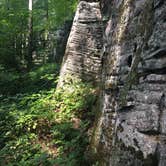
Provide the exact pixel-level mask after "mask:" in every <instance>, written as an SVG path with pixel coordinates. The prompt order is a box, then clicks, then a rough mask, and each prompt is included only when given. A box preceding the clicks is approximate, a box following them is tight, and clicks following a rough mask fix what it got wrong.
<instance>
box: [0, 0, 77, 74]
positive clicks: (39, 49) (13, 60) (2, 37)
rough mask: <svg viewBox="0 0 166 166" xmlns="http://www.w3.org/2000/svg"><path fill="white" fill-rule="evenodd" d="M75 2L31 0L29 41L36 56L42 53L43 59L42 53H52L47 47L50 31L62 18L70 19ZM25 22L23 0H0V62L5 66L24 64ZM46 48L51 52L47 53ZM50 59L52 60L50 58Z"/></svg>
mask: <svg viewBox="0 0 166 166" xmlns="http://www.w3.org/2000/svg"><path fill="white" fill-rule="evenodd" d="M76 4H77V0H44V1H41V0H35V1H33V12H32V22H33V24H32V31H33V32H32V43H31V45H32V52H35V57H36V59H37V58H42V56H44V58H43V59H46V56H47V57H52V56H53V49H51V48H50V47H51V45H54V48H55V41H54V40H55V36H54V37H51V35H52V34H54V33H55V30H56V29H57V28H58V27H60V26H62V25H63V23H64V22H65V21H66V20H72V16H73V13H74V11H75V6H76ZM28 25H29V11H28V1H27V0H1V1H0V64H1V65H3V66H4V67H5V68H10V69H11V68H14V69H17V70H19V71H20V70H22V69H24V68H26V67H27V65H28V60H27V56H28V35H29V31H30V29H29V26H28ZM49 34H50V36H49ZM52 36H53V35H52ZM47 50H50V52H51V51H52V52H51V53H48V51H47ZM43 54H44V55H43ZM50 54H51V55H50ZM34 59H35V58H33V60H34ZM36 59H35V60H36ZM50 59H51V60H53V58H50ZM43 61H45V60H43Z"/></svg>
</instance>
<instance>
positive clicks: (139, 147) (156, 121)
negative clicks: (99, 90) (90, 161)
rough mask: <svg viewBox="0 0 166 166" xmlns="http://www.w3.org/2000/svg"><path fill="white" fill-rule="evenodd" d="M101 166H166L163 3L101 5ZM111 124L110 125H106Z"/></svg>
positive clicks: (138, 0)
mask: <svg viewBox="0 0 166 166" xmlns="http://www.w3.org/2000/svg"><path fill="white" fill-rule="evenodd" d="M101 7H102V8H101V9H102V10H104V11H102V14H103V17H109V20H108V21H107V23H106V28H105V34H104V35H103V36H104V46H103V47H105V54H104V55H105V58H104V62H103V64H104V65H103V68H102V75H103V80H102V81H103V84H104V87H103V98H102V100H101V101H102V105H103V106H102V113H101V118H100V119H99V122H100V123H99V125H98V128H100V131H101V132H100V133H98V134H100V137H99V136H98V137H96V138H97V139H98V138H101V139H99V140H98V141H96V142H98V145H97V148H96V149H98V154H100V155H99V156H101V158H103V160H101V162H100V165H103V166H107V165H110V166H123V165H126V166H138V165H139V166H164V165H166V150H165V147H166V145H165V141H164V140H166V106H165V105H166V99H165V98H166V97H165V96H166V31H165V29H166V1H164V0H161V1H155V0H154V1H153V0H125V1H123V0H114V1H107V0H102V1H101ZM110 118H112V119H110Z"/></svg>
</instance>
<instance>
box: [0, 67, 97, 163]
mask: <svg viewBox="0 0 166 166" xmlns="http://www.w3.org/2000/svg"><path fill="white" fill-rule="evenodd" d="M52 69H55V65H51V64H50V65H45V66H43V67H39V68H36V69H34V70H32V71H30V72H29V73H27V74H26V77H25V76H24V79H25V78H28V79H30V80H31V84H30V81H29V80H28V79H26V81H27V82H26V83H27V84H26V88H25V89H24V90H23V91H19V93H16V94H15V95H12V96H11V95H10V96H9V95H8V96H6V95H5V96H4V95H1V100H0V131H1V135H0V165H5V166H11V165H14V166H24V165H26V166H38V165H43V166H49V165H50V166H53V165H61V166H66V165H67V166H77V165H80V166H81V165H82V166H84V165H88V163H89V161H88V160H87V158H86V154H85V153H86V150H87V146H88V144H89V141H88V135H87V130H88V129H89V127H90V125H91V123H92V119H93V118H94V113H92V112H90V110H91V107H92V105H94V103H95V94H94V89H93V88H92V86H91V85H89V84H85V83H82V82H80V81H79V80H71V79H70V80H69V83H68V84H66V85H65V86H63V88H60V89H57V90H56V91H55V87H51V86H50V87H51V89H49V88H47V86H48V84H44V85H43V87H42V86H40V87H42V88H40V89H38V90H36V91H34V92H33V91H32V89H33V90H34V88H37V86H38V82H39V83H40V81H41V79H47V80H49V81H51V82H50V84H51V85H54V86H55V84H56V77H55V76H53V78H52V74H53V73H52V72H51V71H52ZM54 72H55V71H54ZM8 74H9V73H8ZM10 74H11V80H12V82H13V83H14V84H15V85H16V84H17V83H18V79H19V77H20V76H19V75H18V73H14V72H12V73H10ZM3 77H6V76H5V74H2V75H1V78H3ZM5 79H7V78H5ZM9 82H10V81H9ZM15 82H16V83H15ZM34 83H35V85H34ZM44 83H45V82H44ZM2 86H3V87H4V86H6V87H8V83H7V81H6V85H5V83H4V84H2ZM24 86H25V84H24ZM12 88H13V87H12ZM12 88H11V89H9V90H13V89H12ZM4 89H5V87H4ZM6 93H7V94H10V93H9V92H6Z"/></svg>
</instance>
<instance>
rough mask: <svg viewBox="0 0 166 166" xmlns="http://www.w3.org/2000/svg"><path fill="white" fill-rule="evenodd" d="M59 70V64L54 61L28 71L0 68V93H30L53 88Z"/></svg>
mask: <svg viewBox="0 0 166 166" xmlns="http://www.w3.org/2000/svg"><path fill="white" fill-rule="evenodd" d="M58 71H59V66H58V65H55V64H52V63H50V64H46V65H43V66H41V67H38V68H34V69H33V70H31V71H30V72H28V73H19V72H17V71H13V70H11V71H7V70H4V68H0V80H1V82H0V95H13V94H16V93H25V92H28V93H30V92H37V91H39V90H41V89H49V88H53V87H55V86H56V82H55V79H56V77H57V75H58Z"/></svg>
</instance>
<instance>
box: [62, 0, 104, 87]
mask: <svg viewBox="0 0 166 166" xmlns="http://www.w3.org/2000/svg"><path fill="white" fill-rule="evenodd" d="M102 35H103V33H102V22H101V13H100V6H99V2H86V1H81V2H80V3H79V5H78V7H77V11H76V14H75V18H74V21H73V25H72V29H71V32H70V35H69V38H68V43H67V46H66V52H65V55H64V59H63V64H62V68H61V73H60V81H59V86H61V85H63V82H64V80H65V77H66V76H67V75H73V76H74V77H78V78H80V79H82V80H86V81H92V82H94V83H98V82H99V80H100V76H101V74H100V73H101V57H100V56H101V49H102Z"/></svg>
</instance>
